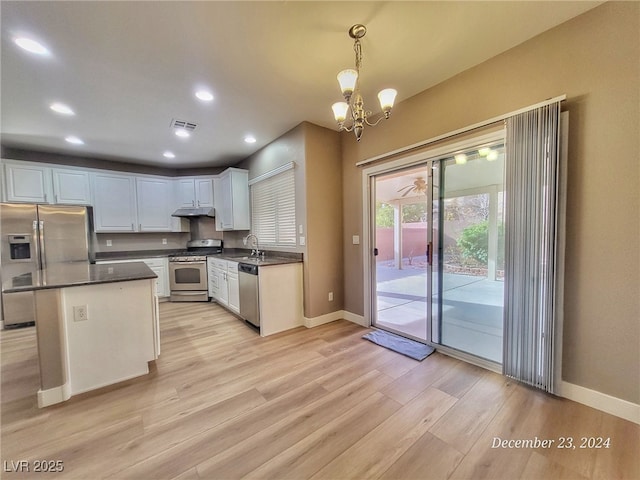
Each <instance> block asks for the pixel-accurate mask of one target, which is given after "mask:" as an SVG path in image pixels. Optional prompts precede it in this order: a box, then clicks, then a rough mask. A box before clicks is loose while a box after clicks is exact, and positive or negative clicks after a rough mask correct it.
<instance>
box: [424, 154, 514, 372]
mask: <svg viewBox="0 0 640 480" xmlns="http://www.w3.org/2000/svg"><path fill="white" fill-rule="evenodd" d="M438 185H439V188H438V189H437V195H438V200H437V202H434V205H436V206H437V209H438V211H437V212H435V215H434V218H435V219H436V220H435V222H436V227H435V228H436V230H437V239H438V241H437V244H438V269H437V278H438V280H437V285H436V286H435V291H436V294H435V298H436V301H437V308H436V309H435V311H436V312H437V315H434V317H433V324H434V325H433V327H434V328H433V330H432V332H433V335H432V341H433V342H434V343H438V344H441V345H444V346H447V347H450V348H454V349H456V350H459V351H462V352H465V353H470V354H472V355H474V356H477V357H481V358H484V359H487V360H490V361H492V362H496V363H501V362H502V323H503V309H504V145H502V144H498V145H492V146H490V147H489V146H485V147H482V148H479V149H470V150H467V151H462V152H459V153H456V154H455V155H454V156H452V157H449V158H445V159H442V160H440V162H439V165H438Z"/></svg>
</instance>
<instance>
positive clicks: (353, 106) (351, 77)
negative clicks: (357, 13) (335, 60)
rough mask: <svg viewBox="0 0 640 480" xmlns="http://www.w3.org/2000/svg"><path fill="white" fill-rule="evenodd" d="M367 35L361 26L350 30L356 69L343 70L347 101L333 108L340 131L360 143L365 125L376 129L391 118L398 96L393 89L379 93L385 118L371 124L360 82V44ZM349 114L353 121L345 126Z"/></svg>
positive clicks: (340, 79)
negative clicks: (348, 133) (354, 135)
mask: <svg viewBox="0 0 640 480" xmlns="http://www.w3.org/2000/svg"><path fill="white" fill-rule="evenodd" d="M366 33H367V28H366V27H365V26H364V25H360V24H356V25H354V26H352V27H351V28H350V29H349V36H350V37H351V38H353V40H354V44H353V50H354V51H355V52H356V68H355V70H353V69H347V70H343V71H341V72H340V73H339V74H338V83H339V84H340V90H342V95H344V99H345V100H346V101H345V102H337V103H334V104H333V105H332V106H331V108H332V109H333V115H334V117H335V119H336V122H338V127H340V131H342V130H346V131H347V132H351V131H353V132H354V133H355V134H356V140H358V141H360V137H361V136H362V131H363V130H364V126H365V124H366V125H369V126H371V127H374V126H376V125H377V124H378V123H380V121H381V120H382V119H383V118H385V119H388V118H389V117H390V116H391V109H392V108H393V102H394V101H395V99H396V95H397V94H398V92H397V91H396V90H394V89H393V88H385V89H384V90H381V91H380V93H378V100H379V101H380V108H381V109H382V112H383V113H384V117H380V118H379V119H378V121H377V122H375V123H371V122H369V119H368V117H369V116H370V115H371V112H370V111H367V110H365V108H364V101H363V100H362V95H360V81H359V80H360V67H361V66H362V45H361V44H360V39H361V38H362V37H364V36H365V34H366ZM347 113H350V116H351V121H350V122H349V124H348V125H345V120H346V119H347Z"/></svg>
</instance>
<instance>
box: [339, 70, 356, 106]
mask: <svg viewBox="0 0 640 480" xmlns="http://www.w3.org/2000/svg"><path fill="white" fill-rule="evenodd" d="M357 80H358V72H357V71H355V70H353V69H350V68H349V69H347V70H342V71H341V72H340V73H339V74H338V83H339V84H340V90H342V94H343V95H344V98H346V99H347V102H348V101H349V98H351V94H352V93H353V91H354V90H355V89H356V81H357Z"/></svg>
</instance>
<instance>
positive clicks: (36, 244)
mask: <svg viewBox="0 0 640 480" xmlns="http://www.w3.org/2000/svg"><path fill="white" fill-rule="evenodd" d="M31 241H32V242H33V253H34V258H35V261H36V266H37V267H38V268H40V230H39V228H38V220H34V221H33V235H32V236H31Z"/></svg>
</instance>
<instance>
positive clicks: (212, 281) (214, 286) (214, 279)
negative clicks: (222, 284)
mask: <svg viewBox="0 0 640 480" xmlns="http://www.w3.org/2000/svg"><path fill="white" fill-rule="evenodd" d="M207 286H208V290H209V296H210V297H211V298H213V299H214V300H216V299H217V298H218V296H219V287H218V269H216V267H215V263H214V259H213V258H212V257H208V258H207Z"/></svg>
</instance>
